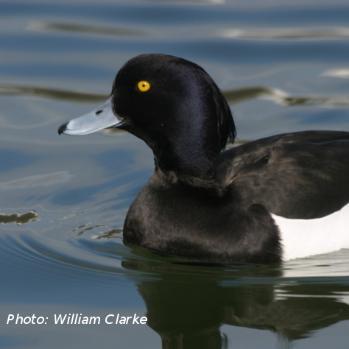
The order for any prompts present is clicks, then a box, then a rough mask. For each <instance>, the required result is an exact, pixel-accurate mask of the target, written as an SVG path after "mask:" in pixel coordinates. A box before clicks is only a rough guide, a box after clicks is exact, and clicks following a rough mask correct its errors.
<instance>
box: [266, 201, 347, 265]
mask: <svg viewBox="0 0 349 349" xmlns="http://www.w3.org/2000/svg"><path fill="white" fill-rule="evenodd" d="M272 216H273V218H274V220H275V223H276V224H277V226H278V227H279V230H280V234H281V242H282V247H283V260H289V259H295V258H303V257H308V256H312V255H317V254H324V253H330V252H334V251H338V250H340V249H342V248H349V204H347V205H346V206H344V207H343V208H342V209H341V210H339V211H336V212H334V213H332V214H330V215H328V216H324V217H321V218H316V219H289V218H284V217H280V216H277V215H274V214H273V215H272Z"/></svg>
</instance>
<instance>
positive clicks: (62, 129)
mask: <svg viewBox="0 0 349 349" xmlns="http://www.w3.org/2000/svg"><path fill="white" fill-rule="evenodd" d="M67 125H68V123H67V122H66V123H65V124H63V125H61V126H59V128H58V130H57V132H58V134H59V135H61V134H62V133H64V131H65V130H66V129H67Z"/></svg>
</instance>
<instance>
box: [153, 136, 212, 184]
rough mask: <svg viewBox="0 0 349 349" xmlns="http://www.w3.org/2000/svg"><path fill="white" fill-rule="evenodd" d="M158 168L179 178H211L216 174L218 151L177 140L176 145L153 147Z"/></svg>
mask: <svg viewBox="0 0 349 349" xmlns="http://www.w3.org/2000/svg"><path fill="white" fill-rule="evenodd" d="M153 152H154V157H155V167H156V170H158V171H161V172H162V173H163V174H165V175H169V176H176V177H177V178H197V179H198V180H205V181H207V180H211V179H212V178H213V177H214V175H215V170H214V168H215V166H214V165H215V163H216V161H217V158H218V156H219V153H218V152H217V151H208V150H206V149H203V148H202V147H200V144H190V143H189V144H188V143H187V144H183V143H181V142H177V144H176V146H175V147H171V146H168V147H166V146H163V147H159V148H155V149H154V148H153Z"/></svg>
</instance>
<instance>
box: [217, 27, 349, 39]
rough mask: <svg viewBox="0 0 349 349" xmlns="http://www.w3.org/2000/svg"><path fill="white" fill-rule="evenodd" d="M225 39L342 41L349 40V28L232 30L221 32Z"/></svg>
mask: <svg viewBox="0 0 349 349" xmlns="http://www.w3.org/2000/svg"><path fill="white" fill-rule="evenodd" d="M221 35H222V36H223V37H225V38H236V39H251V40H341V39H347V38H349V27H331V28H255V29H242V28H230V29H225V30H223V31H222V32H221Z"/></svg>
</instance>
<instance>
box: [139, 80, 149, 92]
mask: <svg viewBox="0 0 349 349" xmlns="http://www.w3.org/2000/svg"><path fill="white" fill-rule="evenodd" d="M150 87H151V85H150V82H149V81H146V80H141V81H138V83H137V89H138V91H140V92H147V91H149V90H150Z"/></svg>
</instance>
